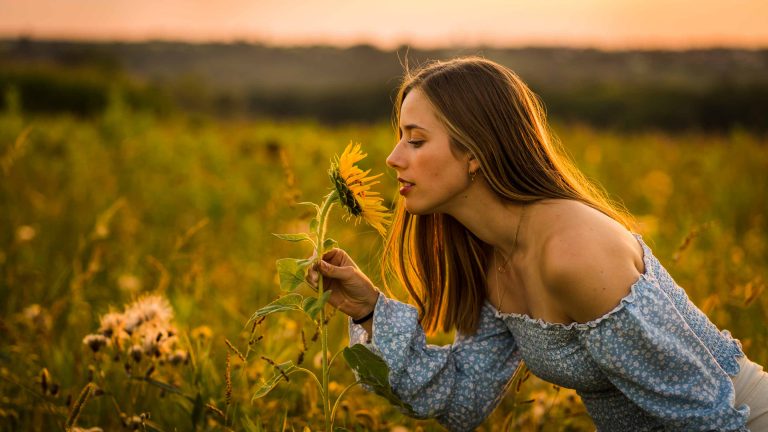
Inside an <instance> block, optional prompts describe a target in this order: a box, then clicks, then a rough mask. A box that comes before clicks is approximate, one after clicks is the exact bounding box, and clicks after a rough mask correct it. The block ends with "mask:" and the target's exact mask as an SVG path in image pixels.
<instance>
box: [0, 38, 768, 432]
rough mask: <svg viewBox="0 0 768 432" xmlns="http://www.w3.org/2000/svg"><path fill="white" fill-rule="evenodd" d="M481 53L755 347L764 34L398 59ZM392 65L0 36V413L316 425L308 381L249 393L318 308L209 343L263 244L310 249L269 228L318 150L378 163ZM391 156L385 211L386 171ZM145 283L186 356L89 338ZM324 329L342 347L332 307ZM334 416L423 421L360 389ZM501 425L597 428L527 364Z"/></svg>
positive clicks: (762, 232) (330, 56)
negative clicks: (661, 46) (730, 39)
mask: <svg viewBox="0 0 768 432" xmlns="http://www.w3.org/2000/svg"><path fill="white" fill-rule="evenodd" d="M476 53H480V54H484V55H486V56H487V57H489V58H492V59H495V60H499V61H501V62H502V63H504V64H506V65H508V66H511V67H513V68H514V69H515V70H516V71H517V72H518V73H519V74H520V75H521V76H522V77H523V78H524V79H525V80H527V81H528V82H529V83H530V84H531V86H532V87H533V88H534V89H535V90H536V91H537V92H538V93H539V94H540V95H541V96H542V99H543V100H544V103H545V104H546V106H547V109H548V111H549V112H550V114H551V116H552V118H553V120H554V122H553V127H554V130H555V132H556V133H557V135H558V136H559V138H560V140H561V141H562V143H563V145H564V147H565V149H566V150H567V151H568V152H569V153H570V154H571V155H572V157H573V158H574V159H575V160H576V162H577V165H578V166H579V167H580V168H581V169H582V170H584V172H585V173H586V174H587V175H588V176H589V177H591V178H593V179H595V180H597V181H599V182H600V183H601V184H603V185H604V186H605V188H606V189H607V190H608V192H609V194H610V195H611V196H612V197H614V198H616V199H617V200H620V201H621V202H623V203H624V204H625V205H626V206H627V208H628V209H629V210H630V211H631V212H632V213H633V214H634V215H635V216H636V217H637V220H638V231H639V232H640V233H641V234H643V236H644V238H645V240H646V241H647V242H648V243H649V245H650V246H651V248H652V249H653V250H654V252H655V254H656V256H657V257H658V258H659V259H660V261H661V262H662V264H664V265H665V266H666V267H667V268H668V270H669V271H670V273H671V274H672V275H673V277H675V278H676V280H677V282H678V283H679V284H680V285H681V286H683V287H685V289H686V290H687V292H688V293H689V296H690V297H691V299H692V300H693V301H694V303H696V304H697V305H698V306H699V307H700V308H702V309H703V310H704V311H705V312H706V313H707V314H708V315H709V316H710V317H711V319H712V320H713V321H714V322H715V323H716V324H717V325H718V326H720V327H721V328H727V329H729V330H730V331H731V332H732V333H733V334H734V335H735V336H736V337H737V338H739V339H741V341H742V343H743V345H744V349H745V351H746V352H747V354H748V355H749V357H750V358H751V359H753V360H755V361H757V362H758V363H760V364H763V365H766V364H768V332H766V329H765V322H766V321H767V320H768V297H767V296H766V295H765V294H764V291H765V285H766V269H768V250H766V248H767V247H768V236H767V235H766V233H767V232H768V221H766V216H767V215H766V210H768V176H767V175H766V173H768V151H767V147H766V146H767V145H768V138H767V137H766V135H765V132H766V126H767V122H766V118H768V116H766V106H768V104H766V102H768V100H766V88H768V87H766V86H768V81H767V80H768V73H766V69H768V51H731V50H707V51H690V52H600V51H591V50H567V49H515V50H496V49H494V50H491V49H479V50H472V51H470V50H440V51H419V50H410V51H409V52H408V58H409V59H410V61H411V62H412V63H411V64H415V63H418V62H420V61H422V60H423V59H426V58H443V57H449V56H453V55H458V54H476ZM403 56H404V51H402V52H400V58H398V55H397V53H395V52H383V51H378V50H376V49H374V48H371V47H367V46H359V47H352V48H349V49H337V48H328V47H310V48H269V47H264V46H257V45H246V44H232V45H189V44H174V43H140V44H117V43H116V44H95V43H71V42H51V41H32V40H26V39H18V40H6V41H3V42H0V88H1V89H2V91H3V96H4V97H3V102H2V112H1V113H0V179H2V180H1V181H0V395H1V396H0V430H52V429H55V428H62V427H64V425H65V423H66V422H67V421H68V419H71V417H72V413H73V410H74V408H75V406H76V405H77V403H76V402H77V399H78V396H79V395H80V394H81V390H82V389H83V388H84V387H85V386H86V384H87V383H89V382H91V383H93V384H94V385H95V387H94V390H93V391H92V392H91V395H90V398H89V399H88V400H87V401H86V402H85V404H83V406H82V412H80V413H79V416H78V418H77V421H76V423H77V425H79V426H81V427H91V426H93V427H101V428H103V429H104V430H115V429H118V428H121V427H128V428H129V429H130V428H133V427H137V428H141V429H148V430H194V429H199V430H222V429H234V430H257V429H256V428H258V426H259V425H261V426H263V427H264V428H265V429H266V430H281V429H282V428H283V427H286V428H287V429H288V430H290V429H291V428H293V429H294V430H302V428H303V427H304V426H309V427H310V428H311V429H312V430H317V429H318V428H319V427H320V425H321V424H322V421H321V417H322V411H321V410H320V409H319V402H318V394H317V389H316V387H315V386H314V384H313V383H312V382H310V381H308V380H304V379H303V378H300V377H298V376H297V377H296V378H295V379H294V378H292V379H291V382H290V383H283V384H281V385H280V386H279V387H278V389H277V390H275V392H274V393H272V394H270V395H269V396H268V397H267V398H264V399H258V400H256V401H254V402H252V401H251V395H252V392H253V390H254V388H255V387H256V386H257V384H258V383H259V382H261V381H262V380H264V379H267V378H269V377H270V376H272V373H273V369H272V367H271V366H270V365H269V364H268V362H267V361H265V360H263V359H261V356H264V357H266V358H269V359H272V360H274V361H276V362H282V361H285V360H293V361H296V360H297V356H298V354H299V352H300V351H301V350H302V347H301V333H302V332H303V333H304V334H305V335H306V337H307V339H309V336H310V335H311V334H312V333H313V332H314V327H313V326H312V325H307V323H303V322H302V321H300V320H298V319H296V320H294V319H292V317H290V316H285V315H284V316H281V317H277V316H275V317H270V318H269V319H267V321H265V322H264V323H262V324H261V325H260V326H258V328H256V329H255V332H256V333H257V334H259V335H260V336H262V339H260V340H259V341H258V342H257V343H255V344H252V345H250V348H251V350H253V352H254V353H255V355H252V356H250V357H249V358H248V361H246V362H244V361H242V359H241V358H240V357H239V356H238V355H237V353H236V352H235V351H233V350H232V349H231V348H228V347H227V345H226V343H225V341H230V342H231V343H232V345H233V346H234V347H236V348H238V349H239V350H240V351H241V352H246V350H247V349H248V347H249V345H248V341H249V340H250V339H251V338H250V334H251V331H252V330H253V329H252V328H246V327H245V324H246V322H247V320H248V317H249V316H250V315H251V313H253V311H255V310H256V309H258V308H259V307H261V306H263V305H265V304H267V303H269V302H270V301H272V300H273V299H274V298H275V297H277V296H278V294H279V289H278V284H277V280H276V275H275V269H274V261H275V259H276V258H279V257H284V256H300V255H301V254H302V253H303V252H307V253H308V251H304V250H303V249H301V248H302V246H301V245H293V244H286V243H285V242H281V241H279V240H277V239H275V238H274V237H272V236H271V233H273V232H282V233H287V232H298V231H305V230H306V229H307V225H308V223H309V219H310V217H311V213H310V212H309V211H308V210H307V209H306V208H304V207H302V206H297V205H296V203H298V202H300V201H305V200H307V201H318V200H319V199H320V198H321V197H322V196H323V195H324V194H325V193H326V192H327V191H328V190H329V188H330V183H329V181H328V179H327V173H326V171H327V165H328V163H329V161H330V158H331V157H332V156H333V155H334V154H337V153H339V152H340V151H341V150H342V149H343V148H344V146H345V145H346V144H347V143H348V142H349V141H350V140H354V141H358V142H362V143H363V146H364V149H365V150H366V151H367V152H368V153H369V155H370V156H369V158H367V159H366V160H365V161H364V165H365V164H367V166H366V167H367V168H373V169H374V170H375V171H383V170H384V163H383V161H384V159H385V157H386V155H387V154H388V153H389V150H390V148H391V146H392V144H393V133H392V130H391V127H390V126H389V125H388V124H387V121H388V117H389V115H390V112H391V108H392V107H391V101H390V98H391V96H392V90H393V89H394V88H395V87H396V85H397V79H398V78H397V77H398V76H399V75H400V72H401V70H402V66H401V61H402V58H403ZM386 172H387V174H386V175H385V176H384V177H383V185H382V190H383V191H384V195H385V196H386V197H387V200H388V203H389V204H391V202H392V199H394V197H395V196H396V179H395V176H394V173H392V172H389V171H386ZM336 216H337V217H340V216H341V214H340V212H338V211H337V213H336ZM329 234H330V235H331V236H332V237H334V238H335V239H336V240H338V241H339V243H340V245H341V246H342V247H344V248H346V249H348V250H349V251H350V253H351V254H352V255H353V256H354V257H355V259H356V261H357V262H358V263H359V264H360V265H361V266H362V267H363V269H364V270H365V271H366V272H367V273H368V274H369V275H371V276H372V277H373V278H374V279H377V277H378V275H379V271H378V263H379V261H380V260H379V258H380V257H379V247H378V245H379V243H378V242H379V241H380V240H379V239H378V236H377V235H376V233H375V232H374V231H373V230H372V229H370V228H367V227H365V226H362V225H361V226H357V227H353V226H347V225H345V224H343V223H339V224H335V225H334V224H332V225H331V229H330V233H329ZM147 293H152V294H158V295H161V296H164V297H167V298H168V299H169V301H170V304H171V306H172V307H173V310H174V312H175V315H174V328H175V332H177V333H178V338H179V344H180V346H181V347H182V348H183V349H184V350H185V351H186V352H188V353H189V361H188V362H186V363H184V364H170V363H168V362H162V361H160V360H159V359H151V358H150V359H148V358H143V359H142V360H141V361H140V362H138V361H135V360H134V359H131V358H128V357H125V356H124V355H116V356H115V355H113V354H112V353H111V352H110V351H106V350H104V351H99V352H93V351H92V350H91V349H90V348H89V347H88V346H86V345H85V344H84V343H83V338H84V337H85V336H86V335H88V334H91V333H94V332H95V331H96V330H97V329H98V327H99V319H100V317H101V316H103V315H104V314H106V313H108V312H110V311H118V310H122V309H123V305H126V304H129V303H130V302H132V301H134V300H136V299H137V298H139V297H140V296H141V295H142V294H147ZM394 294H395V295H396V296H399V297H400V298H401V299H405V296H404V295H403V293H402V292H397V291H396V292H395V293H394ZM278 315H282V314H278ZM297 318H298V317H297ZM329 326H330V331H331V335H332V337H331V338H330V345H331V347H332V348H331V349H332V351H333V352H336V351H338V350H340V349H341V348H342V347H343V346H345V344H346V341H347V335H346V322H345V320H344V319H343V318H342V317H341V316H335V317H333V318H332V319H331V322H330V324H329ZM451 340H452V335H450V334H438V335H435V336H434V337H432V338H430V341H431V342H434V343H450V341H451ZM318 351H319V344H318V343H315V344H312V343H310V346H309V350H308V352H307V353H306V354H305V356H304V357H305V359H306V360H304V362H305V366H306V367H309V368H316V369H319V360H318V359H319V357H318ZM332 377H333V380H334V381H333V383H332V385H331V393H333V394H338V393H339V392H340V391H341V389H343V388H344V387H345V386H346V385H347V384H349V383H351V382H353V380H354V377H353V376H352V374H351V373H350V372H349V371H348V370H347V369H346V367H345V366H343V364H342V363H341V362H338V363H335V366H334V372H333V375H332ZM152 380H154V381H155V382H153V381H152ZM158 383H162V384H164V385H165V387H163V386H162V385H160V384H158ZM142 414H143V415H144V416H143V417H142ZM147 415H148V416H147ZM131 419H135V421H132V420H131ZM129 420H131V421H129ZM337 425H339V426H345V427H347V428H349V429H350V430H401V431H402V430H418V429H422V430H440V428H439V426H438V425H437V424H436V423H435V422H434V421H417V420H413V419H408V418H406V417H404V416H402V415H401V414H399V413H398V412H397V411H395V410H394V409H392V408H391V407H390V406H389V405H387V404H386V403H385V402H383V400H382V399H380V398H378V397H376V396H374V395H370V394H366V393H364V392H363V391H362V390H360V389H359V388H357V389H353V390H352V391H351V392H350V393H348V394H347V397H346V399H345V403H344V404H343V405H342V411H341V412H340V414H339V418H338V421H337ZM504 427H509V428H513V429H514V430H544V431H550V430H552V431H555V430H591V428H593V426H592V425H591V422H590V421H589V419H588V417H587V416H586V415H585V413H584V408H583V406H582V405H581V403H580V401H579V399H578V397H577V396H575V394H574V393H573V392H572V391H569V390H565V389H559V388H555V387H553V386H552V385H549V384H546V383H544V382H542V381H539V380H537V379H536V378H535V377H531V376H530V375H526V374H522V375H521V376H519V377H518V380H517V381H516V382H515V383H513V385H512V387H511V389H510V392H509V393H508V394H507V396H506V398H505V399H504V400H503V402H502V404H501V406H500V408H499V409H497V410H496V411H495V412H494V413H493V415H492V416H491V417H490V418H489V419H488V420H487V421H486V422H485V423H484V425H483V426H482V427H481V429H482V430H487V431H491V430H493V431H496V430H500V429H502V428H504ZM397 428H405V429H397Z"/></svg>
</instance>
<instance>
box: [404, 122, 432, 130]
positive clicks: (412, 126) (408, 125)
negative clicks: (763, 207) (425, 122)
mask: <svg viewBox="0 0 768 432" xmlns="http://www.w3.org/2000/svg"><path fill="white" fill-rule="evenodd" d="M403 129H405V130H406V131H409V130H411V129H421V130H423V131H425V132H429V130H427V129H426V128H423V127H421V126H419V125H417V124H413V123H411V124H407V125H405V126H403V127H401V128H400V130H401V131H402V130H403Z"/></svg>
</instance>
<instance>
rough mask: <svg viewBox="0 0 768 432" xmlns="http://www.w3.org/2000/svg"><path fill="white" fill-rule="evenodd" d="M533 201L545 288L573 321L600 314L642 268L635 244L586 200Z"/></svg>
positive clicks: (616, 301) (624, 292)
mask: <svg viewBox="0 0 768 432" xmlns="http://www.w3.org/2000/svg"><path fill="white" fill-rule="evenodd" d="M538 207H539V208H538V209H537V213H538V216H539V218H538V220H537V222H536V224H537V225H538V226H539V229H538V231H539V233H538V234H539V240H538V241H537V249H538V256H539V272H540V277H541V281H542V283H543V285H544V287H545V289H546V290H547V291H548V292H549V294H551V297H552V298H553V299H555V301H556V302H557V303H558V306H559V307H560V308H561V310H563V311H564V312H565V313H566V314H567V315H568V316H569V317H570V318H571V319H573V320H574V321H577V322H586V321H591V320H594V319H596V318H599V317H601V316H603V315H604V314H605V313H607V312H609V311H610V310H612V309H613V308H614V307H616V305H618V304H619V302H620V300H621V299H622V298H623V297H625V296H626V295H627V294H629V291H630V288H631V286H632V284H633V283H634V282H635V281H637V279H638V278H639V277H640V274H641V273H642V272H643V271H644V268H643V251H642V248H641V246H640V244H639V243H638V242H637V239H635V237H634V236H633V235H632V234H631V233H630V232H629V231H628V230H627V229H626V228H624V226H623V225H621V224H620V223H618V222H616V221H615V220H613V219H611V218H610V217H608V216H607V215H605V214H603V213H602V212H600V211H598V210H595V209H593V208H591V207H589V206H587V205H586V204H583V203H580V202H577V201H569V200H552V202H545V203H542V205H540V206H538Z"/></svg>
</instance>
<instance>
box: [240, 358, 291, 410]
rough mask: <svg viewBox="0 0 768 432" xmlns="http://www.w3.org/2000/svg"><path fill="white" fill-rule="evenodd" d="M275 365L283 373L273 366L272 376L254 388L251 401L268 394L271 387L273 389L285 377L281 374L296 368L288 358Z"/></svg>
mask: <svg viewBox="0 0 768 432" xmlns="http://www.w3.org/2000/svg"><path fill="white" fill-rule="evenodd" d="M277 367H279V368H280V369H281V370H282V371H283V373H280V371H278V370H277V368H275V374H274V375H272V378H270V379H268V380H267V381H266V382H264V383H263V384H262V385H261V386H259V388H257V389H256V392H255V393H254V394H253V397H252V398H251V401H253V399H258V398H261V397H264V396H266V395H267V394H269V392H271V391H272V389H274V388H275V386H277V384H278V383H280V381H281V380H284V379H285V376H284V375H283V374H285V375H288V374H290V373H291V371H292V370H293V369H295V368H296V365H294V364H293V362H292V361H290V360H288V361H287V362H285V363H280V364H279V365H277Z"/></svg>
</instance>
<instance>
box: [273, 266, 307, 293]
mask: <svg viewBox="0 0 768 432" xmlns="http://www.w3.org/2000/svg"><path fill="white" fill-rule="evenodd" d="M310 264H312V259H310V258H308V259H296V258H281V259H279V260H277V275H278V277H279V278H280V289H281V290H283V291H294V290H296V289H297V288H298V287H300V286H301V284H304V283H306V281H305V280H304V277H305V276H306V274H307V268H308V267H309V265H310Z"/></svg>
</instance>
